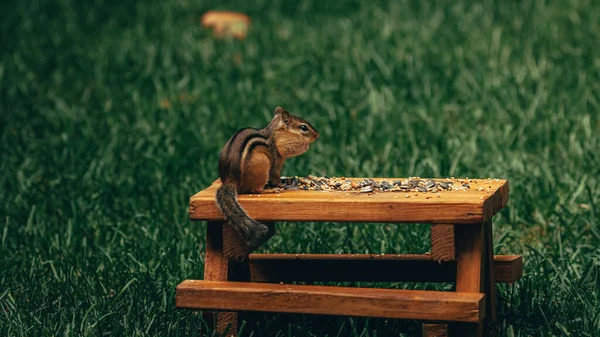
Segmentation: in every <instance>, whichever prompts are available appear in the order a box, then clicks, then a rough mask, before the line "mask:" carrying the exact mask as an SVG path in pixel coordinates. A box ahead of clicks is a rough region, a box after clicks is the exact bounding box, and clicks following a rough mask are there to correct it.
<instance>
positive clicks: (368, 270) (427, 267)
mask: <svg viewBox="0 0 600 337" xmlns="http://www.w3.org/2000/svg"><path fill="white" fill-rule="evenodd" d="M493 263H494V275H495V280H496V282H498V283H513V282H515V281H517V280H518V279H520V278H521V276H522V274H523V272H522V268H523V263H522V258H521V256H517V255H496V256H495V257H494V262H493ZM250 275H251V279H252V281H253V282H292V281H303V282H455V281H456V261H448V262H442V263H438V262H436V261H434V260H433V259H432V256H431V255H429V254H399V255H396V254H385V255H377V254H251V255H250Z"/></svg>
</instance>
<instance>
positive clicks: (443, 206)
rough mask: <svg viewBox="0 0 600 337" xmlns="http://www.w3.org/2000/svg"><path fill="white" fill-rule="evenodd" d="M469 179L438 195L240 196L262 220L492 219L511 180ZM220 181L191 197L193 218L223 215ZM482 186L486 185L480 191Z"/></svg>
mask: <svg viewBox="0 0 600 337" xmlns="http://www.w3.org/2000/svg"><path fill="white" fill-rule="evenodd" d="M348 179H361V178H348ZM393 179H401V178H393ZM424 179H425V178H424ZM436 179H437V178H436ZM375 180H377V179H375ZM440 180H443V179H440ZM470 185H471V189H470V190H468V191H442V192H440V193H439V196H440V197H439V198H438V197H437V194H436V193H414V192H413V193H405V192H378V193H375V194H372V195H368V194H365V193H356V192H334V191H304V190H298V191H283V192H282V193H281V194H276V193H272V192H271V193H263V194H260V196H259V195H257V194H252V195H249V194H244V195H240V196H239V198H238V200H239V202H240V204H241V205H242V207H243V208H244V209H245V210H246V211H247V212H248V214H249V215H250V216H251V217H252V218H254V219H256V220H259V221H337V222H345V221H353V222H415V223H417V222H418V223H434V224H438V223H440V224H450V223H451V224H473V223H481V222H483V221H487V220H489V219H490V218H491V217H492V216H493V215H494V214H496V213H497V212H498V211H499V210H500V209H501V208H502V207H504V206H505V205H506V203H507V202H508V181H507V180H495V179H491V180H489V179H471V182H470ZM219 186H220V182H218V181H216V182H215V183H213V185H211V186H210V187H208V188H206V189H205V190H203V191H200V192H198V193H196V194H195V195H194V196H192V197H191V198H190V219H191V220H222V219H223V217H222V215H221V213H220V212H219V209H218V208H217V206H216V204H215V192H216V190H217V188H218V187H219ZM480 188H482V189H483V190H481V191H480V190H479V189H480ZM407 194H408V195H409V197H408V198H406V195H407ZM415 194H416V195H415ZM413 197H414V198H413Z"/></svg>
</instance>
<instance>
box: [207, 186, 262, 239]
mask: <svg viewBox="0 0 600 337" xmlns="http://www.w3.org/2000/svg"><path fill="white" fill-rule="evenodd" d="M217 206H218V207H219V210H221V213H223V217H224V218H225V221H227V223H228V224H229V225H230V226H231V227H233V228H234V229H235V230H236V231H237V232H238V233H239V234H240V236H241V237H242V239H243V240H244V241H245V242H246V245H248V248H250V249H254V248H257V247H258V246H259V245H260V244H261V243H262V242H263V240H264V239H265V237H266V235H267V234H268V233H269V228H268V227H267V226H266V225H264V224H262V223H260V222H258V221H256V220H254V219H252V218H250V216H248V214H247V213H246V211H244V209H243V208H242V206H241V205H240V204H239V202H238V200H237V189H236V187H235V185H233V184H223V186H221V187H219V189H218V190H217Z"/></svg>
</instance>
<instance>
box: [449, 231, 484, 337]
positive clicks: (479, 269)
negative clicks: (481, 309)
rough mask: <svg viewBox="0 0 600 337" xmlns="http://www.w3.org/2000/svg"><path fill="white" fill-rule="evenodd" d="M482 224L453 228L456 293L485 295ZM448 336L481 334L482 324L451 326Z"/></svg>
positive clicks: (467, 336) (468, 336)
mask: <svg viewBox="0 0 600 337" xmlns="http://www.w3.org/2000/svg"><path fill="white" fill-rule="evenodd" d="M483 227H484V226H483V225H482V224H477V225H469V226H456V227H455V232H454V233H455V242H456V291H457V292H459V293H460V292H471V293H485V284H484V283H485V273H484V270H485V265H486V259H485V240H484V229H483ZM448 333H449V336H461V337H462V336H465V337H470V336H477V337H480V336H482V334H483V324H482V323H477V324H451V325H450V326H449V329H448Z"/></svg>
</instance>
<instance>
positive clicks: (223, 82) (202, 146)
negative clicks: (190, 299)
mask: <svg viewBox="0 0 600 337" xmlns="http://www.w3.org/2000/svg"><path fill="white" fill-rule="evenodd" d="M211 8H225V9H232V10H239V11H243V12H245V13H248V14H249V15H251V16H252V19H253V26H252V28H251V31H250V34H249V36H248V38H247V39H246V40H245V41H243V42H240V41H215V40H214V39H213V38H212V37H211V35H210V33H209V32H207V31H205V30H203V29H202V28H201V27H200V25H199V21H198V18H199V16H200V15H201V14H202V13H203V12H205V11H206V10H207V9H211ZM0 12H2V13H3V14H2V20H1V21H0V41H2V43H1V47H0V48H2V49H1V51H2V53H1V54H0V128H1V135H0V137H1V148H0V153H1V158H2V160H1V164H0V168H1V169H0V181H1V193H0V216H1V218H0V335H2V336H104V335H110V336H198V335H199V332H198V331H199V329H200V328H201V327H203V326H204V325H205V323H204V322H203V321H202V319H201V318H200V316H199V315H196V314H195V313H193V312H191V311H185V310H175V302H174V293H175V286H176V285H177V284H178V283H179V282H180V281H182V280H184V279H186V278H201V275H202V273H203V258H202V254H201V253H202V251H203V249H204V242H203V240H204V230H205V224H203V223H192V222H190V221H189V220H188V218H187V202H188V198H189V196H191V195H192V194H193V193H195V192H196V191H198V190H200V189H202V188H204V187H206V186H207V185H208V184H209V183H210V182H211V181H212V180H213V179H215V178H216V177H217V158H218V154H219V151H220V148H221V147H222V146H223V144H224V143H225V142H226V141H227V139H228V138H229V137H230V136H231V134H233V133H234V132H235V131H236V130H237V129H239V128H242V127H247V126H253V127H261V126H263V125H265V124H266V123H267V121H268V119H269V117H270V115H271V113H272V111H273V109H274V108H275V107H276V106H278V105H281V106H283V107H285V108H286V109H288V110H290V111H292V112H295V113H297V114H299V115H300V116H302V117H304V118H305V119H308V120H309V121H310V122H311V123H312V124H313V125H315V127H316V128H317V129H318V130H319V131H320V132H321V137H320V138H319V140H318V141H317V142H316V143H315V144H314V146H313V147H312V148H311V150H310V151H309V152H308V153H307V154H305V155H303V156H301V157H298V158H294V159H292V160H290V161H289V162H288V163H287V164H286V166H285V167H284V174H285V175H307V174H317V175H323V174H327V175H330V176H342V175H343V176H414V175H418V176H423V177H426V176H456V177H484V178H486V177H494V178H496V177H497V178H507V179H509V180H510V184H511V195H510V201H509V205H508V207H506V208H505V209H504V210H503V211H502V212H501V213H500V214H499V215H498V216H497V217H496V218H495V227H494V235H495V243H496V247H495V250H496V253H514V254H522V255H523V256H524V259H525V267H524V277H523V279H522V280H521V281H519V282H517V283H516V284H515V285H513V286H507V285H503V286H498V287H497V289H498V294H499V324H500V325H501V327H502V333H501V335H502V336H549V335H565V336H599V335H600V248H599V247H600V220H599V214H600V206H599V205H600V183H599V180H598V177H599V176H600V137H598V134H599V133H600V117H599V116H600V115H599V113H600V47H599V44H598V41H600V7H598V6H597V4H593V3H592V2H591V1H553V2H547V1H519V2H516V1H515V2H513V1H510V2H509V1H498V2H492V1H486V2H471V1H443V2H442V1H437V2H423V3H421V2H417V1H415V2H405V1H375V2H368V1H319V0H315V1H309V0H303V1H297V2H292V1H266V0H256V1H248V2H246V1H243V0H239V1H225V2H223V3H221V1H188V0H177V1H176V0H167V1H137V2H134V1H114V0H104V1H102V0H96V1H85V2H83V1H74V0H59V1H25V2H17V1H8V2H4V3H2V4H0ZM167 102H168V103H169V104H166V103H167ZM427 231H428V228H427V226H422V225H412V226H401V227H393V228H392V229H390V230H387V229H384V228H383V227H381V226H373V225H367V224H358V225H346V224H329V223H327V224H312V223H309V224H306V223H301V224H299V223H295V224H285V225H280V226H279V227H278V234H277V235H276V236H275V237H274V238H273V239H272V240H271V241H270V242H269V243H268V244H267V245H266V246H265V247H263V248H261V250H262V251H264V252H287V253H294V252H306V253H308V252H314V253H340V252H354V253H367V252H374V253H406V252H413V253H421V252H425V251H427V250H428V249H429V246H428V235H427V233H428V232H427ZM393 286H397V287H410V286H412V285H404V284H394V285H393ZM425 286H431V285H425ZM255 322H258V323H255ZM249 329H254V336H324V335H328V336H387V335H398V331H403V332H404V333H407V334H411V333H413V332H414V331H415V325H414V324H412V323H410V322H399V321H387V320H372V319H371V320H368V319H356V318H347V317H329V318H322V317H311V316H300V317H290V316H287V315H257V317H255V318H254V319H252V320H248V322H247V324H246V327H245V331H249Z"/></svg>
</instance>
